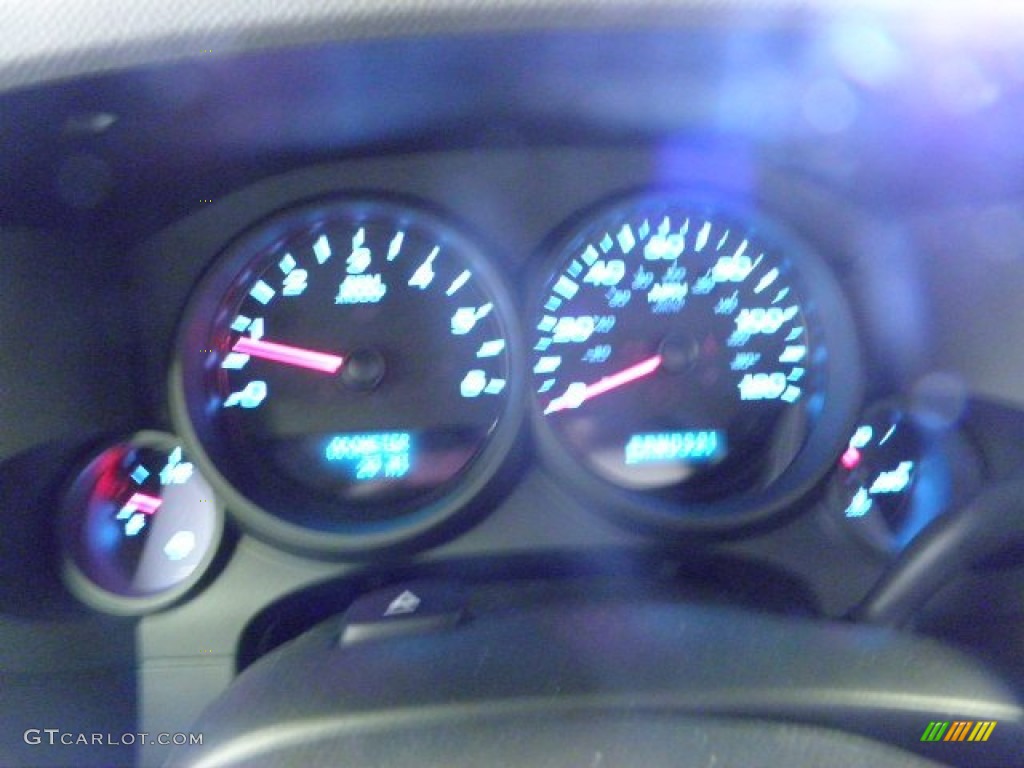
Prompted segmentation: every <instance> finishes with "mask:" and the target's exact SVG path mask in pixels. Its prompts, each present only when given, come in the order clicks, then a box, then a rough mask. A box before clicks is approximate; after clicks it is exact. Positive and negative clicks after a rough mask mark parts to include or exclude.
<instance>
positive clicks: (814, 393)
mask: <svg viewBox="0 0 1024 768" xmlns="http://www.w3.org/2000/svg"><path fill="white" fill-rule="evenodd" d="M555 251H556V255H555V264H554V268H553V269H552V271H551V273H550V277H549V279H548V281H547V283H546V287H545V289H544V291H543V293H542V296H541V301H540V306H539V307H538V309H537V312H536V316H535V317H534V319H533V322H532V328H533V339H532V346H533V357H532V371H533V391H534V400H535V411H536V419H537V422H538V433H539V435H540V438H541V441H542V444H543V447H544V448H545V454H546V456H547V458H548V460H549V462H551V463H553V464H554V465H555V467H556V469H557V470H558V471H559V472H560V473H561V474H563V475H564V476H565V477H567V478H569V479H570V480H574V481H575V482H576V485H577V487H578V489H579V490H580V491H581V492H582V493H583V494H589V495H591V496H593V497H594V498H595V500H599V501H600V502H602V505H603V506H607V505H608V503H609V501H611V502H612V506H617V507H618V508H619V509H621V510H623V511H627V512H628V513H629V515H630V518H631V519H633V520H636V519H637V516H638V515H639V516H640V517H641V518H645V519H646V520H647V521H648V522H652V523H655V524H659V525H664V524H668V525H670V526H676V527H683V528H687V529H693V528H694V527H702V526H703V527H708V528H715V529H719V530H725V529H729V528H737V527H739V526H743V525H746V524H748V523H749V522H750V521H751V520H753V519H755V518H760V517H762V516H766V515H768V514H770V513H772V512H774V511H776V510H777V509H778V508H779V507H781V506H783V505H784V504H786V503H787V502H789V501H792V500H793V499H794V498H795V497H796V496H797V495H799V494H800V493H801V492H803V491H805V490H807V488H808V487H809V486H810V484H811V483H813V482H814V481H815V480H816V479H819V478H820V477H821V475H823V474H824V472H825V471H826V470H827V468H828V465H829V457H831V456H832V455H834V451H835V448H836V446H838V445H840V444H841V442H842V439H843V435H844V431H845V429H846V428H847V426H848V425H849V423H850V422H851V421H852V419H853V418H854V416H855V412H856V411H855V409H856V405H857V402H858V399H859V376H858V371H859V367H858V365H857V354H856V344H855V342H854V339H853V336H852V332H851V328H852V321H851V319H850V314H849V312H848V310H847V308H846V304H845V302H844V300H843V297H842V295H841V294H840V292H839V290H838V288H837V286H836V284H835V281H834V279H833V278H832V276H831V274H830V272H829V270H828V269H827V268H826V267H825V265H824V264H822V262H821V261H820V260H819V259H818V258H817V257H816V256H815V255H814V254H813V253H812V252H811V251H810V250H809V249H808V248H807V247H806V246H805V245H804V244H802V243H801V242H800V241H799V240H798V239H797V238H796V237H794V236H793V235H791V234H789V233H788V232H786V231H784V230H783V229H782V228H781V227H779V226H777V225H775V224H774V223H771V222H769V221H767V220H765V219H764V218H762V217H761V216H758V215H756V214H754V213H752V212H749V211H745V210H742V209H736V208H733V207H731V206H727V205H722V204H721V203H718V202H709V201H706V200H702V199H699V198H694V197H691V196H686V195H671V194H668V195H649V196H642V197H636V198H632V199H628V200H626V201H623V202H620V203H618V204H616V205H613V206H611V207H609V208H606V209H604V210H602V211H599V212H597V213H596V214H594V215H593V216H591V217H590V218H588V219H587V220H585V221H584V222H583V223H582V224H581V225H579V224H578V225H576V226H574V227H573V228H572V229H571V231H570V232H569V233H568V235H567V236H566V237H564V238H563V239H562V240H561V241H560V242H559V244H558V245H557V246H556V248H555ZM616 502H617V503H616Z"/></svg>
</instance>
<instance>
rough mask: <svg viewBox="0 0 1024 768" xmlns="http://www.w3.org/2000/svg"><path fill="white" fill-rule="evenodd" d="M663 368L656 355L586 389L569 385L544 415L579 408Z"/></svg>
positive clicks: (549, 405)
mask: <svg viewBox="0 0 1024 768" xmlns="http://www.w3.org/2000/svg"><path fill="white" fill-rule="evenodd" d="M660 366H661V355H655V356H654V357H649V358H647V359H646V360H644V361H642V362H639V363H637V364H636V365H631V366H629V368H626V369H624V370H621V371H619V372H618V373H613V374H612V375H611V376H605V377H604V378H603V379H601V380H600V381H597V382H595V383H593V384H589V385H587V386H585V387H581V386H579V385H578V384H577V385H572V384H570V385H569V388H568V389H566V391H565V394H563V395H562V396H561V397H556V398H555V399H554V400H552V401H551V402H550V403H548V407H547V408H545V409H544V415H545V416H547V415H548V414H549V413H557V412H558V411H563V410H565V409H567V408H579V407H580V406H581V405H583V403H585V402H587V400H592V399H593V398H595V397H597V396H598V395H603V394H604V393H605V392H611V391H612V390H613V389H618V388H619V387H621V386H624V385H626V384H629V383H630V382H633V381H637V380H638V379H642V378H644V377H645V376H650V375H651V374H652V373H654V372H655V371H656V370H658V368H659V367H660Z"/></svg>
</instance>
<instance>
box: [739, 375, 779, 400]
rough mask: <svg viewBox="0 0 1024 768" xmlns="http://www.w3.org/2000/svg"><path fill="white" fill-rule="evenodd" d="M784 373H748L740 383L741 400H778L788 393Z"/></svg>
mask: <svg viewBox="0 0 1024 768" xmlns="http://www.w3.org/2000/svg"><path fill="white" fill-rule="evenodd" d="M787 386H788V383H787V381H786V375H785V374H784V373H748V374H746V375H745V376H744V377H743V378H742V379H741V380H740V383H739V390H740V399H741V400H777V399H779V398H780V397H782V393H783V392H785V391H786V387H787Z"/></svg>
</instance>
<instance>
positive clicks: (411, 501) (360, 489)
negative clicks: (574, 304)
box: [172, 198, 522, 553]
mask: <svg viewBox="0 0 1024 768" xmlns="http://www.w3.org/2000/svg"><path fill="white" fill-rule="evenodd" d="M509 312H510V307H509V299H508V297H507V295H506V293H505V292H504V290H503V288H502V284H501V282H500V280H499V279H498V277H497V275H496V273H495V271H494V270H493V269H492V267H491V266H490V265H489V263H488V261H487V260H486V259H485V258H484V255H483V252H482V250H481V249H480V247H479V246H477V245H476V244H475V243H474V241H472V240H471V239H470V238H469V237H467V236H466V235H464V234H462V233H461V232H460V231H459V230H458V229H456V227H455V226H453V225H452V224H450V223H448V222H447V221H446V220H444V219H442V218H440V217H439V216H436V215H434V214H432V213H428V212H427V211H425V210H421V209H419V208H416V207H412V206H409V205H406V204H401V203H396V202H387V201H382V200H376V199H345V198H342V199H334V200H328V201H324V202H318V203H314V204H312V205H309V206H306V207H302V208H297V209H294V210H291V211H286V212H284V213H282V214H279V215H278V216H276V217H274V218H272V219H270V220H268V221H266V222H264V223H262V224H260V225H258V226H256V227H255V228H254V229H253V230H252V231H250V232H249V233H248V234H246V235H244V236H242V237H241V238H240V239H239V240H238V241H237V242H236V243H235V244H234V245H233V246H232V247H231V248H229V249H228V251H227V252H226V253H225V254H224V255H223V256H222V257H221V259H220V260H219V261H218V263H217V264H216V265H215V266H214V268H213V269H212V271H211V272H210V274H209V275H208V276H207V277H206V278H205V280H204V281H203V283H202V284H201V285H200V287H199V289H198V290H197V293H196V296H195V298H194V300H193V302H192V304H191V306H190V307H189V310H188V312H187V313H186V318H185V321H184V323H183V331H182V334H181V338H180V353H179V360H178V364H177V366H176V368H175V371H174V377H173V382H172V385H173V392H174V396H175V398H176V405H177V408H176V413H177V416H178V417H179V422H180V423H179V428H180V429H181V431H182V433H183V434H184V435H185V436H186V437H187V438H188V439H189V440H190V442H191V444H192V448H193V450H194V453H195V455H196V457H197V460H199V461H201V462H202V463H203V464H204V466H205V468H206V469H207V472H208V474H209V476H210V477H211V479H212V480H213V481H215V482H218V483H219V484H220V486H221V488H220V490H221V491H222V493H223V494H224V495H225V498H227V499H228V506H229V508H230V509H231V510H232V511H233V512H235V513H236V515H238V516H240V517H241V519H242V522H243V523H244V524H246V525H247V527H248V528H249V529H250V530H252V531H253V532H254V533H256V534H257V535H263V536H265V537H267V538H269V539H271V540H273V541H275V542H277V543H282V544H285V545H286V546H289V545H290V546H292V547H293V548H297V549H300V550H303V551H312V552H324V551H327V552H341V553H358V552H366V551H371V550H374V549H379V548H381V547H390V546H393V545H396V544H397V543H399V542H406V541H408V540H411V539H415V538H421V537H422V536H423V534H425V533H427V532H430V531H433V530H435V529H436V528H437V526H438V525H439V524H440V523H442V522H446V521H448V520H450V519H451V518H452V517H453V515H455V514H456V513H457V512H459V511H460V510H461V509H463V508H465V507H466V506H467V505H468V504H469V503H470V502H471V501H473V500H475V499H477V497H478V496H479V494H480V493H481V491H483V490H484V489H485V488H486V487H487V486H488V484H489V481H490V480H491V478H492V476H493V475H494V474H495V471H496V469H497V468H498V466H499V465H500V464H501V460H502V459H503V458H504V454H505V453H507V452H508V450H509V449H510V447H511V445H512V442H513V439H514V436H515V433H516V432H517V428H518V427H517V423H516V422H517V421H518V419H517V418H515V413H514V410H515V409H516V407H517V403H518V400H519V392H521V388H522V377H521V375H520V374H519V369H518V365H519V361H518V359H517V357H516V353H517V351H518V349H519V346H518V340H517V339H518V337H517V335H516V324H515V323H514V322H513V321H512V320H511V318H510V315H509Z"/></svg>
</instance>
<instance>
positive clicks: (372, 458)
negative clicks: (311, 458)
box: [324, 432, 413, 482]
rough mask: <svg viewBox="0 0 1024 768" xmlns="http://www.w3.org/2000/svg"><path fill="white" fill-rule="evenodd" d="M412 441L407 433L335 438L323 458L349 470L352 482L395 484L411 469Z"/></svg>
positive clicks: (367, 434) (364, 434)
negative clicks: (372, 481)
mask: <svg viewBox="0 0 1024 768" xmlns="http://www.w3.org/2000/svg"><path fill="white" fill-rule="evenodd" d="M412 452H413V440H412V435H411V434H409V433H408V432H360V433H352V434H343V435H335V436H334V437H332V438H331V439H330V441H329V442H328V443H327V448H326V449H325V451H324V458H326V459H327V461H329V462H338V463H342V464H346V465H348V466H349V468H350V471H351V475H352V479H353V480H355V481H357V482H366V481H369V480H381V479H384V480H394V479H398V478H401V477H405V476H406V475H407V474H409V471H410V470H411V469H412Z"/></svg>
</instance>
